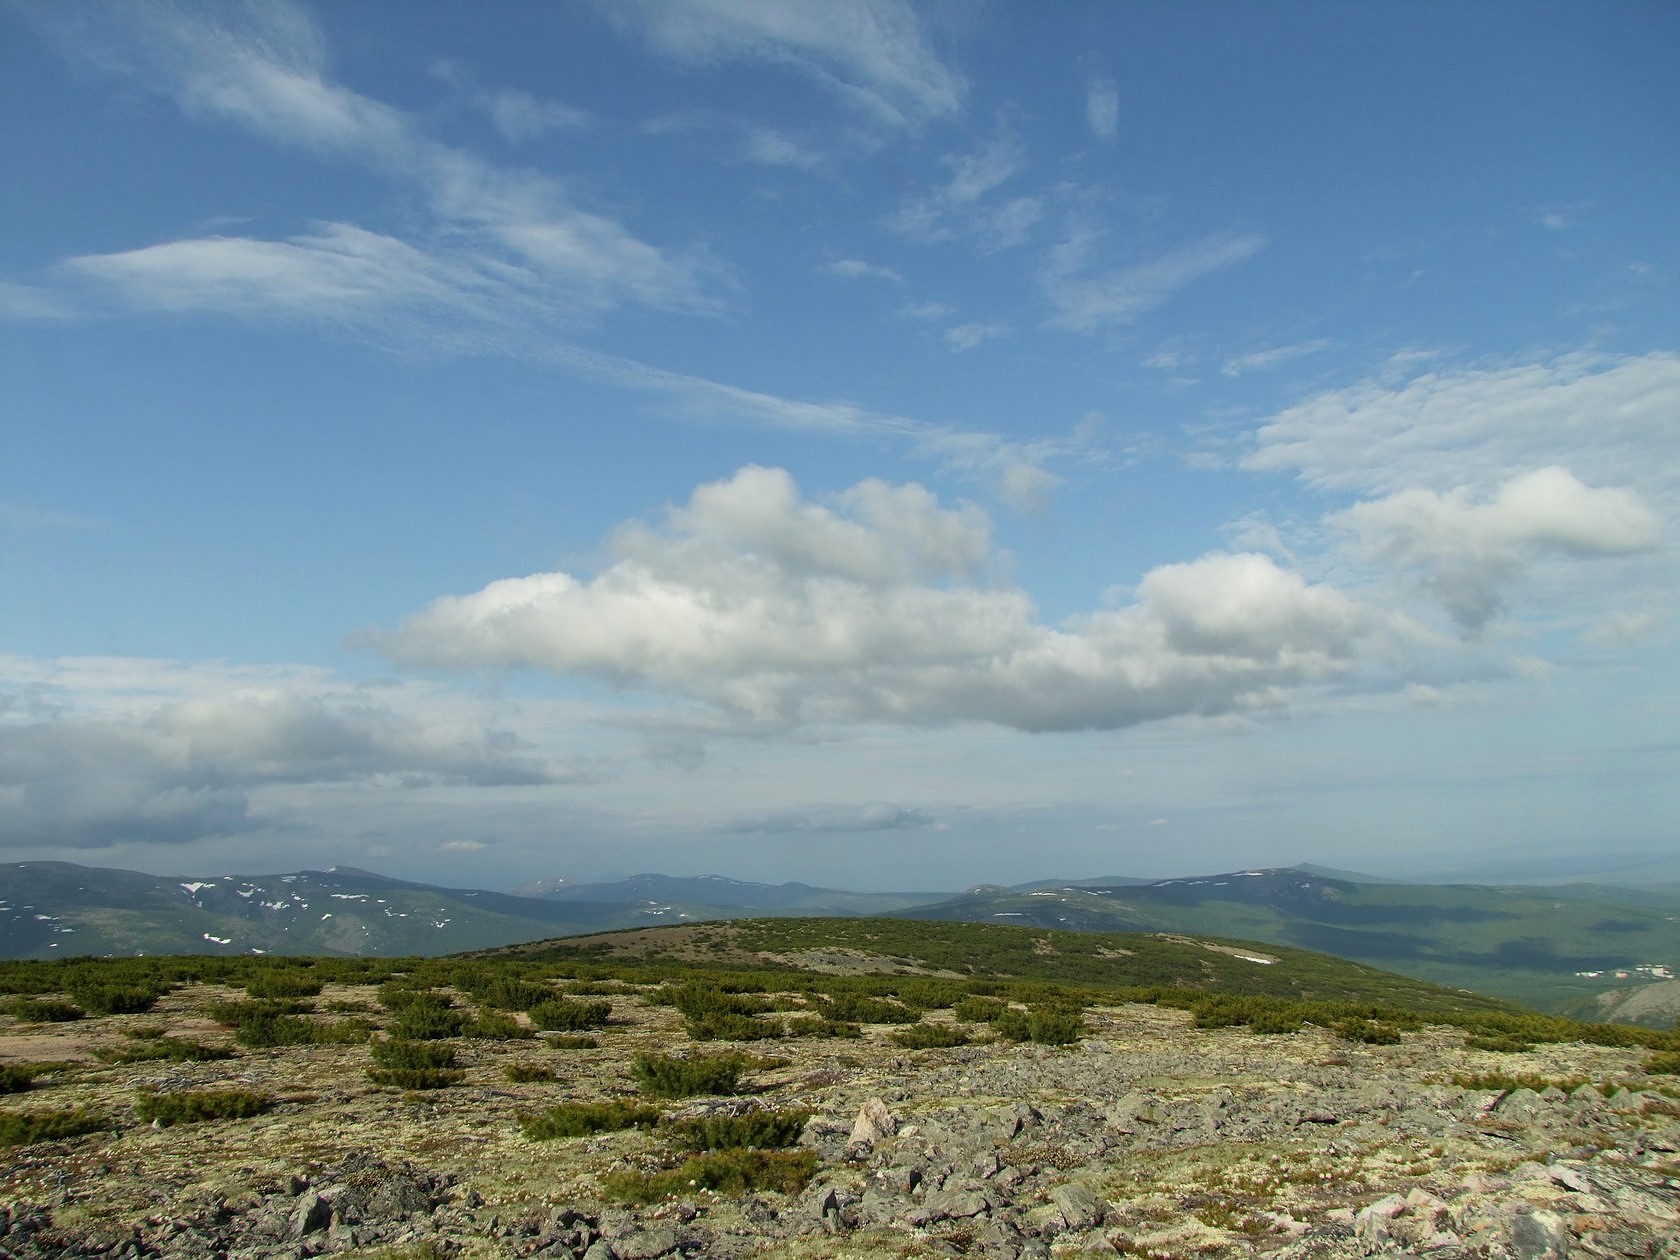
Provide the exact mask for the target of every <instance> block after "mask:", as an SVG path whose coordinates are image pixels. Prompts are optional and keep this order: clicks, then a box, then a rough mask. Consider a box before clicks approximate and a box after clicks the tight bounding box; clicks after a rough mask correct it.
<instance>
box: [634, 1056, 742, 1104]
mask: <svg viewBox="0 0 1680 1260" xmlns="http://www.w3.org/2000/svg"><path fill="white" fill-rule="evenodd" d="M746 1067H747V1059H746V1056H745V1055H740V1054H696V1055H692V1056H690V1057H689V1058H686V1059H678V1058H673V1057H671V1056H669V1055H663V1054H651V1053H648V1052H646V1051H644V1052H642V1053H640V1054H638V1055H636V1057H635V1058H634V1059H632V1060H631V1062H630V1071H631V1073H632V1074H633V1075H634V1076H635V1078H636V1084H637V1085H638V1086H639V1087H640V1088H641V1091H642V1093H644V1094H646V1095H648V1097H650V1098H691V1097H694V1096H696V1095H700V1094H733V1093H734V1092H735V1086H736V1084H737V1083H738V1082H739V1081H740V1079H741V1073H742V1072H744V1071H745V1070H746Z"/></svg>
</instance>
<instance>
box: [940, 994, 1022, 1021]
mask: <svg viewBox="0 0 1680 1260" xmlns="http://www.w3.org/2000/svg"><path fill="white" fill-rule="evenodd" d="M1008 1009H1009V1003H1007V1002H1005V1001H1003V1000H1002V999H1001V998H995V997H977V996H969V997H965V998H963V999H962V1000H961V1001H959V1002H958V1003H957V1004H956V1005H955V1006H953V1007H952V1008H951V1013H952V1014H953V1015H955V1016H956V1017H957V1018H958V1019H960V1020H962V1021H963V1023H965V1024H989V1023H991V1022H992V1021H993V1020H994V1019H996V1018H997V1017H998V1016H999V1015H1001V1014H1002V1013H1003V1012H1004V1011H1006V1010H1008Z"/></svg>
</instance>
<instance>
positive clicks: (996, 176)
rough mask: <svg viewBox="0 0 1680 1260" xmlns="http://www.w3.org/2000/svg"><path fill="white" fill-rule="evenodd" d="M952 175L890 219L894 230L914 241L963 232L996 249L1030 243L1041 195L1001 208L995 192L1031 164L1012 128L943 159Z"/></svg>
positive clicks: (1012, 201)
mask: <svg viewBox="0 0 1680 1260" xmlns="http://www.w3.org/2000/svg"><path fill="white" fill-rule="evenodd" d="M941 163H942V165H943V166H944V167H945V168H946V169H947V170H949V171H950V172H951V174H950V177H949V178H948V179H947V180H946V181H945V182H944V183H943V184H941V185H940V186H939V187H938V188H936V189H935V190H934V191H933V192H931V193H929V194H927V195H925V196H921V197H915V198H912V199H911V200H909V201H907V202H905V203H904V205H902V206H900V207H899V208H898V209H897V210H895V211H894V212H893V213H891V214H890V215H888V216H887V217H886V220H885V223H886V225H887V227H888V228H890V229H891V230H893V231H895V232H898V233H900V234H902V235H904V236H908V237H910V238H911V239H912V240H917V241H923V242H933V241H942V240H948V239H950V238H951V237H952V236H953V235H955V234H956V233H957V232H959V231H961V232H968V233H972V234H973V235H975V236H977V237H979V238H980V239H981V240H982V241H983V242H984V243H985V244H986V245H987V246H989V247H991V248H994V249H1007V248H1009V247H1010V246H1012V245H1018V244H1020V243H1021V241H1023V240H1025V239H1026V236H1027V233H1028V232H1029V231H1030V230H1031V229H1032V226H1033V225H1034V224H1035V223H1037V222H1038V221H1039V219H1041V218H1042V217H1043V215H1044V206H1043V204H1042V203H1041V202H1040V201H1039V200H1038V199H1037V198H1036V197H1014V198H1011V199H1010V200H1008V201H1005V202H1002V203H1001V204H1000V203H998V202H996V201H995V200H994V199H993V198H992V197H991V194H992V193H993V192H995V191H996V190H997V189H998V188H1000V187H1001V186H1002V185H1004V184H1005V183H1007V182H1008V181H1009V180H1011V179H1013V178H1014V177H1015V175H1017V174H1018V173H1019V172H1020V171H1021V169H1022V168H1023V167H1024V166H1025V165H1026V153H1025V151H1024V150H1023V149H1022V147H1021V142H1020V140H1019V139H1018V138H1017V137H1016V136H1015V134H1014V132H1013V131H1011V130H1010V129H1009V128H1008V127H1007V126H1005V125H1000V127H999V131H998V134H997V136H995V137H994V138H993V139H992V140H990V141H988V142H986V143H985V144H984V145H982V146H981V147H980V148H978V149H976V150H974V151H973V152H972V153H964V154H953V155H948V156H946V157H945V158H943V159H941Z"/></svg>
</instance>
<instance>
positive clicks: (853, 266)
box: [823, 258, 904, 284]
mask: <svg viewBox="0 0 1680 1260" xmlns="http://www.w3.org/2000/svg"><path fill="white" fill-rule="evenodd" d="M823 270H824V271H826V272H828V274H829V275H831V276H844V277H845V278H846V279H847V280H865V279H868V280H891V281H892V282H893V283H894V284H903V283H904V277H903V276H901V275H899V274H898V272H896V271H894V270H893V269H892V268H891V267H883V266H881V265H880V264H879V263H871V262H864V261H863V260H862V259H861V258H839V259H836V260H835V261H834V262H831V263H829V264H828V265H827V266H826V267H824V268H823Z"/></svg>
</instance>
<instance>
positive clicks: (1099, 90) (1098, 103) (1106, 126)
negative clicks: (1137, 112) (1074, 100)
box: [1085, 79, 1120, 144]
mask: <svg viewBox="0 0 1680 1260" xmlns="http://www.w3.org/2000/svg"><path fill="white" fill-rule="evenodd" d="M1085 121H1086V122H1087V123H1088V124H1090V127H1091V134H1092V135H1093V136H1095V137H1096V138H1097V139H1099V140H1101V141H1103V142H1104V143H1106V144H1113V143H1114V142H1115V140H1117V139H1118V138H1119V136H1120V93H1119V92H1117V91H1115V89H1114V83H1113V81H1112V80H1110V79H1092V80H1091V81H1090V83H1088V84H1087V85H1086V87H1085Z"/></svg>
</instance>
